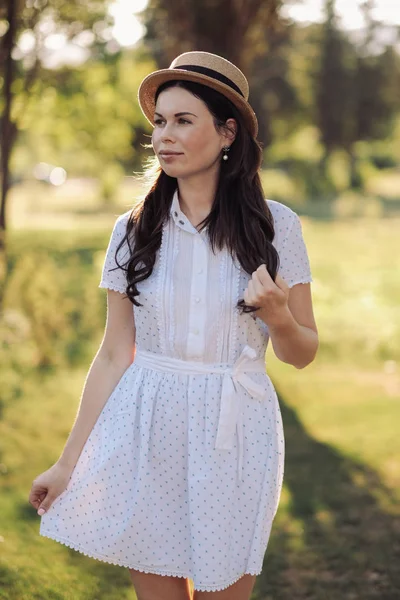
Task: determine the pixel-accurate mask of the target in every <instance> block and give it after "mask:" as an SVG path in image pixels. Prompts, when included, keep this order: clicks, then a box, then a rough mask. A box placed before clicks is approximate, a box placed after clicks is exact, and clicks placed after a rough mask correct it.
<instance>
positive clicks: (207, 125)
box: [30, 52, 318, 600]
mask: <svg viewBox="0 0 400 600" xmlns="http://www.w3.org/2000/svg"><path fill="white" fill-rule="evenodd" d="M247 98H248V85H247V81H246V78H245V76H244V75H243V73H242V72H241V71H240V70H239V69H238V68H237V67H235V66H234V65H233V64H232V63H230V62H229V61H227V60H225V59H223V58H221V57H219V56H216V55H213V54H209V53H205V52H188V53H185V54H182V55H181V56H179V57H178V58H176V59H175V60H174V62H173V63H172V64H171V66H170V68H169V69H164V70H161V71H156V72H154V73H151V74H150V75H149V76H147V77H146V78H145V79H144V80H143V82H142V84H141V86H140V89H139V103H140V106H141V108H142V110H143V112H144V114H145V115H146V117H147V118H148V119H149V120H150V121H151V122H152V124H153V125H154V129H153V135H152V145H153V149H154V152H155V155H156V158H157V159H158V161H159V165H160V167H159V170H158V172H157V175H156V179H155V181H154V183H153V185H152V187H151V189H150V191H149V192H148V194H147V196H146V197H145V199H144V200H143V201H142V202H141V203H139V204H138V205H137V206H136V207H135V208H134V209H132V210H130V211H128V212H126V213H125V214H123V215H121V216H120V217H118V219H117V220H116V223H115V226H114V229H113V232H112V235H111V239H110V243H109V246H108V249H107V253H106V258H105V262H104V266H103V273H102V279H101V282H100V286H99V287H104V288H107V289H108V291H107V299H108V313H107V323H106V328H105V335H104V339H103V341H102V343H101V345H100V348H99V351H98V353H97V355H96V357H95V360H94V362H93V364H92V365H91V368H90V370H89V374H88V378H87V381H86V384H85V387H84V391H83V395H82V399H81V405H80V408H79V411H78V416H77V419H76V422H75V424H74V427H73V429H72V431H71V434H70V436H69V438H68V441H67V443H66V445H65V448H64V450H63V452H62V454H61V456H60V458H59V460H58V461H57V463H56V464H55V465H54V466H53V467H51V468H50V469H49V470H48V471H46V472H45V473H43V474H41V475H40V476H39V477H38V478H37V479H36V480H35V481H34V482H33V486H32V490H31V494H30V502H31V504H32V505H33V506H35V508H36V509H37V510H38V513H39V514H40V515H42V519H41V526H40V533H41V535H44V536H48V537H50V538H52V539H54V540H57V541H59V542H62V543H64V544H66V545H68V546H70V547H72V548H74V549H76V550H78V551H80V552H83V553H84V554H87V555H88V556H92V557H94V558H97V559H99V560H103V561H105V562H110V563H114V564H118V565H123V566H126V567H128V568H129V570H130V574H131V577H132V581H133V584H134V587H135V589H136V593H137V595H138V598H139V600H150V599H151V600H158V599H160V600H161V599H162V600H187V599H189V598H190V591H189V582H188V579H189V578H190V579H192V580H193V582H194V590H195V591H194V598H195V600H201V599H203V598H208V597H212V598H215V599H217V600H223V599H228V598H229V600H245V599H248V598H249V597H250V595H251V591H252V588H253V586H254V582H255V577H256V575H257V574H259V573H260V572H261V568H262V563H263V556H264V553H265V550H266V547H267V543H268V538H269V535H270V531H271V526H272V522H273V519H274V517H275V513H276V510H277V507H278V502H279V497H280V492H281V486H282V479H283V465H284V438H283V428H282V420H281V414H280V410H279V404H278V399H277V396H276V393H275V390H274V388H273V385H272V383H271V381H270V379H269V376H268V375H267V374H266V373H265V363H264V355H265V350H266V347H267V344H268V341H269V339H271V342H272V345H273V348H274V351H275V353H276V355H277V356H278V358H279V359H281V360H282V361H284V362H286V363H290V364H292V365H294V366H295V367H297V368H303V367H305V366H306V365H307V364H309V363H310V362H311V361H312V360H313V359H314V357H315V354H316V351H317V346H318V336H317V329H316V325H315V321H314V316H313V309H312V300H311V292H310V282H311V281H312V278H311V273H310V265H309V261H308V256H307V250H306V247H305V244H304V241H303V237H302V230H301V225H300V221H299V218H298V216H297V214H296V213H295V212H293V211H292V210H291V209H289V208H288V207H286V206H284V205H283V204H280V203H279V202H274V201H272V200H268V201H265V199H264V197H263V193H262V188H261V184H260V179H259V174H258V172H259V168H260V163H261V149H260V146H259V144H258V142H257V141H256V135H257V119H256V116H255V114H254V112H253V110H252V109H251V106H250V105H249V103H248V101H247ZM300 284H301V285H300Z"/></svg>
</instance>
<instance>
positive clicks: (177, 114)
mask: <svg viewBox="0 0 400 600" xmlns="http://www.w3.org/2000/svg"><path fill="white" fill-rule="evenodd" d="M154 115H158V116H159V117H162V114H160V113H158V112H155V113H154ZM183 115H192V116H193V117H196V118H197V115H195V114H194V113H191V112H187V111H186V112H178V113H175V115H174V116H175V117H182V116H183Z"/></svg>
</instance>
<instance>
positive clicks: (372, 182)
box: [0, 0, 400, 600]
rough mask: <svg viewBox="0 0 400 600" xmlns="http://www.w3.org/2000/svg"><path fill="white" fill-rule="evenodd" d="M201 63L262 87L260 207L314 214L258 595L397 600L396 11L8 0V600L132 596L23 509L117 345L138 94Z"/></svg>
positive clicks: (246, 3)
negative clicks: (308, 303) (308, 335)
mask: <svg viewBox="0 0 400 600" xmlns="http://www.w3.org/2000/svg"><path fill="white" fill-rule="evenodd" d="M188 50H206V51H210V52H216V53H218V54H221V55H222V56H224V57H226V58H228V59H230V60H232V61H233V62H235V63H236V64H237V65H238V66H239V67H241V68H242V69H243V70H244V72H245V73H246V75H247V76H248V79H249V83H250V102H251V104H252V106H253V107H254V109H255V111H256V113H257V115H258V118H259V124H260V133H259V139H260V140H261V142H262V143H263V147H264V162H263V170H262V180H263V185H264V190H265V195H266V197H268V198H272V199H275V200H278V201H280V202H283V203H284V204H286V205H288V206H290V207H291V208H293V209H294V210H295V211H296V212H297V213H298V214H299V215H300V216H301V220H302V224H303V233H304V237H305V240H306V243H307V247H308V251H309V255H310V261H311V267H312V272H313V277H314V283H313V284H312V292H313V299H314V310H315V316H316V320H317V323H318V327H319V334H320V349H319V354H318V356H317V359H316V360H315V361H314V363H313V364H312V365H310V366H309V367H307V369H305V370H300V371H298V370H296V369H294V368H293V367H290V366H289V365H285V364H283V363H281V362H279V361H278V360H277V359H275V357H274V356H273V352H272V351H270V349H269V350H268V352H267V367H268V370H269V372H270V374H271V377H272V379H273V381H274V384H275V387H276V389H277V392H278V394H279V398H280V403H281V409H282V414H283V420H284V425H285V431H286V469H285V484H284V490H283V493H282V501H281V505H280V508H279V511H278V515H277V518H276V522H275V527H274V530H273V535H272V537H271V540H270V543H269V546H268V550H267V553H266V556H265V563H264V569H263V573H262V574H261V575H260V576H259V577H258V579H257V584H256V588H255V590H254V594H253V599H254V600H297V599H299V600H303V599H304V600H305V599H308V600H326V599H327V600H331V599H332V600H345V599H348V600H353V599H355V600H359V599H360V600H369V599H377V600H396V599H398V598H400V574H399V569H398V565H399V560H400V493H399V484H400V436H399V417H400V371H399V359H400V318H399V317H400V308H399V305H400V302H399V300H400V269H399V258H398V257H399V231H400V214H399V211H400V102H399V101H400V3H399V2H398V0H235V1H234V0H203V1H202V2H198V1H196V0H186V1H183V0H148V1H146V0H139V1H135V0H117V1H114V2H111V1H110V0H92V1H91V2H84V3H80V2H78V0H69V2H61V1H60V0H3V2H2V3H1V5H0V89H1V98H0V135H1V138H0V158H1V171H0V175H1V179H0V185H1V205H0V369H1V371H0V486H1V488H0V489H1V494H0V598H1V599H13V600H14V599H15V600H25V599H27V600H33V599H40V600H42V599H54V600H56V599H57V600H58V599H67V598H68V599H73V600H78V599H85V600H86V599H87V600H89V599H90V600H94V599H105V600H106V599H107V600H108V599H111V600H113V599H115V600H116V599H118V600H121V599H123V598H124V599H125V598H126V599H132V600H133V599H134V598H135V593H134V590H133V588H132V586H131V583H130V579H129V576H128V573H127V571H126V570H125V569H121V568H119V567H115V566H113V565H107V564H105V563H100V562H97V561H95V560H93V559H89V558H88V557H85V556H83V555H80V554H78V553H76V552H75V551H73V550H70V549H69V548H66V547H64V546H61V545H60V544H57V543H56V542H53V541H51V540H48V539H44V538H41V537H39V534H38V530H39V517H38V516H37V514H36V512H35V510H34V509H33V508H32V507H31V506H30V505H29V504H28V502H27V498H28V494H29V489H30V486H31V483H32V480H33V478H34V477H35V476H37V475H38V474H39V473H40V472H42V471H43V470H45V469H47V468H49V467H50V466H51V464H53V462H54V461H56V460H57V458H58V457H59V454H60V452H61V450H62V448H63V445H64V443H65V440H66V438H67V436H68V433H69V431H70V429H71V427H72V423H73V419H74V416H75V414H76V410H77V407H78V401H79V397H80V394H81V390H82V386H83V383H84V380H85V376H86V374H87V370H88V367H89V364H90V362H91V360H92V358H93V356H94V353H95V352H96V350H97V348H98V345H99V343H100V341H101V338H102V334H103V328H104V323H105V304H106V300H105V292H104V290H99V289H98V288H97V286H98V283H99V280H100V270H101V266H102V262H103V259H104V253H105V249H106V247H107V243H108V239H109V236H110V233H111V228H112V225H113V224H114V221H115V218H116V216H117V215H119V214H121V213H123V212H125V211H126V210H128V209H129V208H130V207H131V206H132V205H133V204H134V202H135V198H136V197H137V196H138V194H141V193H143V188H142V187H141V185H140V184H139V182H138V178H137V174H138V173H140V171H141V168H142V165H143V161H144V160H145V158H146V157H147V156H148V155H149V150H147V149H145V148H144V145H145V144H147V143H148V142H149V141H150V138H149V136H150V133H151V131H150V127H149V125H148V123H147V121H146V120H145V119H144V117H143V116H142V114H141V112H140V109H139V106H138V103H137V100H136V96H137V89H138V85H139V83H140V81H141V80H142V78H143V77H144V76H145V75H146V74H148V73H149V72H151V71H152V70H154V69H156V68H162V67H167V66H169V64H170V62H171V61H172V59H173V58H174V57H175V56H177V55H178V54H180V53H182V52H185V51H188ZM396 256H397V258H396Z"/></svg>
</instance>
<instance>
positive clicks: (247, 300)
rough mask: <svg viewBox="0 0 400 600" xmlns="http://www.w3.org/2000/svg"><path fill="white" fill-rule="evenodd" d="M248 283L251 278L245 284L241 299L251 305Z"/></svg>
mask: <svg viewBox="0 0 400 600" xmlns="http://www.w3.org/2000/svg"><path fill="white" fill-rule="evenodd" d="M250 283H251V280H250V281H249V282H248V284H247V288H246V290H245V292H244V294H243V300H244V301H245V302H246V304H248V305H249V306H251V290H250Z"/></svg>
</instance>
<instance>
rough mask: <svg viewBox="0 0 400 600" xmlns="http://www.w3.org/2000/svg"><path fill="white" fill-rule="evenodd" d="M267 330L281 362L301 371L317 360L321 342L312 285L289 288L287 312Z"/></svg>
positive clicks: (270, 324) (305, 284) (304, 284)
mask: <svg viewBox="0 0 400 600" xmlns="http://www.w3.org/2000/svg"><path fill="white" fill-rule="evenodd" d="M268 329H269V333H270V337H271V342H272V347H273V349H274V352H275V354H276V356H277V357H278V358H279V359H280V360H281V361H283V362H286V363H289V364H291V365H293V366H295V367H296V368H297V369H302V368H304V367H306V366H307V365H308V364H309V363H311V362H312V361H313V360H314V358H315V355H316V353H317V350H318V344H319V341H318V331H317V326H316V323H315V319H314V313H313V307H312V298H311V289H310V284H309V283H299V284H297V285H295V286H293V287H292V288H290V293H289V300H288V305H287V309H286V310H284V311H283V312H282V313H281V315H280V317H279V318H277V319H276V321H273V322H272V323H271V322H270V323H269V324H268Z"/></svg>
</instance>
